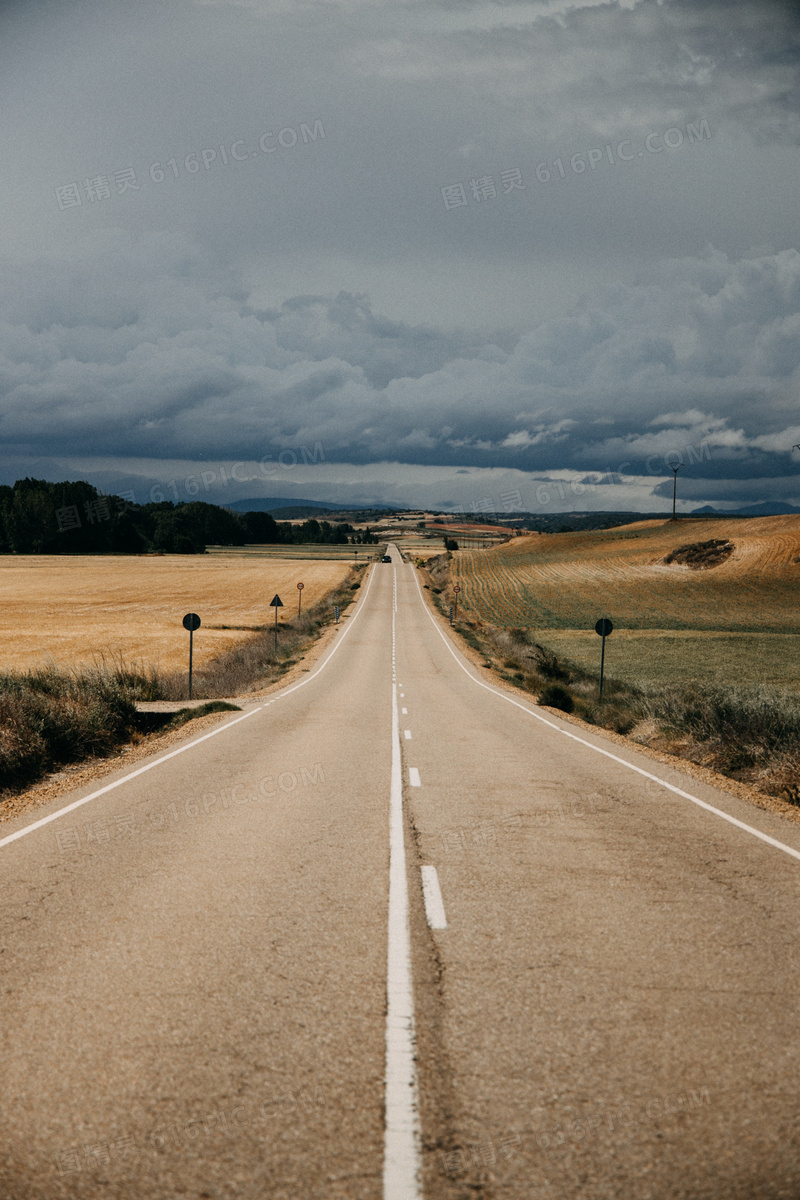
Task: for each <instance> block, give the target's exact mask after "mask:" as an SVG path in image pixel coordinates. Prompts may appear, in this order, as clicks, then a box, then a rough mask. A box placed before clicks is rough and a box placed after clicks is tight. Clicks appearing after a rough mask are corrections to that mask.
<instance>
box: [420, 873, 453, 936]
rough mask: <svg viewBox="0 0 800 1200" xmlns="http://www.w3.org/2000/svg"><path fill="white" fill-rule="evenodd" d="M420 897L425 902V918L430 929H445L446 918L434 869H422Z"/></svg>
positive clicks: (437, 877)
mask: <svg viewBox="0 0 800 1200" xmlns="http://www.w3.org/2000/svg"><path fill="white" fill-rule="evenodd" d="M422 897H423V899H424V901H425V916H426V917H427V918H428V924H429V925H430V927H431V929H447V917H446V916H445V914H444V901H443V900H442V891H441V888H440V887H439V876H438V874H437V871H436V867H423V868H422Z"/></svg>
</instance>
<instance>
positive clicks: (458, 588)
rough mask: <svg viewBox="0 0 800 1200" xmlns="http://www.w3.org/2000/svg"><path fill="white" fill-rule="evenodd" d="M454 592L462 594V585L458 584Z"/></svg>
mask: <svg viewBox="0 0 800 1200" xmlns="http://www.w3.org/2000/svg"><path fill="white" fill-rule="evenodd" d="M453 591H454V592H460V591H461V584H460V583H457V584H456V586H455V587H454V588H453Z"/></svg>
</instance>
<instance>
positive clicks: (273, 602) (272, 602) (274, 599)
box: [269, 592, 283, 608]
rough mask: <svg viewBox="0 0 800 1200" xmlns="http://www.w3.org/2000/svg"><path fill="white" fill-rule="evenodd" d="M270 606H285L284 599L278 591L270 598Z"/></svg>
mask: <svg viewBox="0 0 800 1200" xmlns="http://www.w3.org/2000/svg"><path fill="white" fill-rule="evenodd" d="M269 606H270V608H283V601H282V600H281V598H280V596H279V595H278V593H277V592H276V593H275V595H274V596H273V597H272V599H271V600H270V602H269Z"/></svg>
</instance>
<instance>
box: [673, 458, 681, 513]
mask: <svg viewBox="0 0 800 1200" xmlns="http://www.w3.org/2000/svg"><path fill="white" fill-rule="evenodd" d="M680 469H681V467H680V463H678V465H677V467H673V468H672V519H673V521H677V519H678V518H677V517H676V516H675V504H676V502H677V499H678V471H680Z"/></svg>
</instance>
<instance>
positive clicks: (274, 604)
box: [269, 592, 283, 651]
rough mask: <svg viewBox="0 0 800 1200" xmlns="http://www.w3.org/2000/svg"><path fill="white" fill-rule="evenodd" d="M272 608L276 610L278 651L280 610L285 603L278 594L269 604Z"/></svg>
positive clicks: (276, 647)
mask: <svg viewBox="0 0 800 1200" xmlns="http://www.w3.org/2000/svg"><path fill="white" fill-rule="evenodd" d="M269 606H270V608H274V609H275V649H276V651H277V649H278V609H279V608H283V601H282V600H281V598H280V596H279V595H278V593H277V592H276V593H275V595H274V596H273V597H272V599H271V600H270V602H269Z"/></svg>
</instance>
